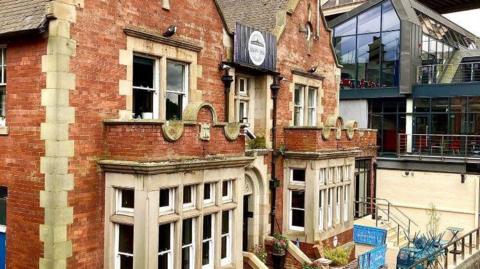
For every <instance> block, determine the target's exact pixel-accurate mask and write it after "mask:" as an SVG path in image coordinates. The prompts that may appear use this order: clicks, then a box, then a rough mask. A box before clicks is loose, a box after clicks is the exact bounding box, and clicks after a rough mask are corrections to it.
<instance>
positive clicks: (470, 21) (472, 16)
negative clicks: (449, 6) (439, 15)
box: [444, 9, 480, 37]
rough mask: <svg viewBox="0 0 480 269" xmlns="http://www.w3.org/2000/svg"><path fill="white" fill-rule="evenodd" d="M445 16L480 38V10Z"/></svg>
mask: <svg viewBox="0 0 480 269" xmlns="http://www.w3.org/2000/svg"><path fill="white" fill-rule="evenodd" d="M444 16H445V17H447V18H448V19H450V20H451V21H453V22H455V23H456V24H458V25H460V26H462V27H463V28H465V29H467V30H468V31H470V32H472V33H473V34H475V35H477V36H478V37H480V19H479V18H480V9H474V10H470V11H462V12H456V13H450V14H445V15H444Z"/></svg>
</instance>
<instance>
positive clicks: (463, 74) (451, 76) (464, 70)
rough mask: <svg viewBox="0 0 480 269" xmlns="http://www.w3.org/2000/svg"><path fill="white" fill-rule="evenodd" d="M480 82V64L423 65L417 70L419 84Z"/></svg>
mask: <svg viewBox="0 0 480 269" xmlns="http://www.w3.org/2000/svg"><path fill="white" fill-rule="evenodd" d="M469 82H480V62H472V63H460V64H456V65H452V64H432V65H422V66H419V67H418V69H417V83H418V84H450V83H469Z"/></svg>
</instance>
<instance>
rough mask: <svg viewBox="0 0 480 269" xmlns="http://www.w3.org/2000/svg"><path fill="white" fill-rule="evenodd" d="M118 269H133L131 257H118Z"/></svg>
mask: <svg viewBox="0 0 480 269" xmlns="http://www.w3.org/2000/svg"><path fill="white" fill-rule="evenodd" d="M120 269H133V257H127V256H123V255H122V256H120Z"/></svg>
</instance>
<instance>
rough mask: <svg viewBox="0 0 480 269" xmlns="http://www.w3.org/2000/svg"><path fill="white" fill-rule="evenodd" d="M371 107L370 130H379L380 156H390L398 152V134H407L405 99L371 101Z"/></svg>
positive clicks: (369, 112) (369, 113)
mask: <svg viewBox="0 0 480 269" xmlns="http://www.w3.org/2000/svg"><path fill="white" fill-rule="evenodd" d="M368 105H369V111H368V116H369V121H368V124H369V128H372V129H376V130H378V134H377V145H378V146H379V154H381V155H389V154H392V153H395V152H396V151H397V143H398V134H401V133H405V128H406V102H405V99H390V100H371V101H369V103H368Z"/></svg>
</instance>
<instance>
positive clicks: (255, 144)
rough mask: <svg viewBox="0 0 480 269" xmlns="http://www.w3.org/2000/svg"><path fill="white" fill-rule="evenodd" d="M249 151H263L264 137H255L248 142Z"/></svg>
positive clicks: (264, 146) (265, 145) (265, 143)
mask: <svg viewBox="0 0 480 269" xmlns="http://www.w3.org/2000/svg"><path fill="white" fill-rule="evenodd" d="M248 148H249V149H265V148H267V142H266V140H265V137H264V136H257V138H255V139H252V140H250V141H248Z"/></svg>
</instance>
